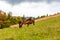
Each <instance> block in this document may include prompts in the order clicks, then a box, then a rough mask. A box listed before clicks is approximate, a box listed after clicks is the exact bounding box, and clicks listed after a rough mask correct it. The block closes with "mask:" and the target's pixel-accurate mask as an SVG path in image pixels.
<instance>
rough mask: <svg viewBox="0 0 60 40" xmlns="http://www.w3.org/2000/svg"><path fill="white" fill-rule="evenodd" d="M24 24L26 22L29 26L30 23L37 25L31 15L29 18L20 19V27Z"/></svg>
mask: <svg viewBox="0 0 60 40" xmlns="http://www.w3.org/2000/svg"><path fill="white" fill-rule="evenodd" d="M23 24H24V25H26V24H27V26H29V24H33V25H35V20H33V19H31V17H30V18H28V19H27V20H25V19H22V20H20V21H19V28H20V27H22V25H23Z"/></svg>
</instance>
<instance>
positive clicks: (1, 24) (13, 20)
mask: <svg viewBox="0 0 60 40" xmlns="http://www.w3.org/2000/svg"><path fill="white" fill-rule="evenodd" d="M20 18H21V17H20V16H18V17H16V16H12V12H9V13H6V12H3V11H1V10H0V28H5V27H9V26H10V25H14V24H17V23H18V22H19V20H20Z"/></svg>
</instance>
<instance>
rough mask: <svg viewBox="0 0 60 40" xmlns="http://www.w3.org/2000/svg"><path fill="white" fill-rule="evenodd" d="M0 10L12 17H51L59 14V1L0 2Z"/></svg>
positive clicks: (15, 0)
mask: <svg viewBox="0 0 60 40" xmlns="http://www.w3.org/2000/svg"><path fill="white" fill-rule="evenodd" d="M0 10H2V11H4V12H7V13H8V12H12V15H13V16H23V15H25V16H27V17H30V16H32V17H37V16H42V15H47V14H48V15H53V14H55V13H57V12H60V0H0Z"/></svg>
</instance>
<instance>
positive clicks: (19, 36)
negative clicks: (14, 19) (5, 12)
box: [0, 14, 60, 40]
mask: <svg viewBox="0 0 60 40" xmlns="http://www.w3.org/2000/svg"><path fill="white" fill-rule="evenodd" d="M45 18H46V19H45ZM45 18H42V19H38V21H36V23H35V25H30V26H29V27H27V26H26V25H25V26H23V27H22V28H4V29H0V40H5V39H6V38H13V39H14V40H60V14H58V15H54V16H50V17H45ZM42 20H43V21H42ZM17 27H18V26H17Z"/></svg>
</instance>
